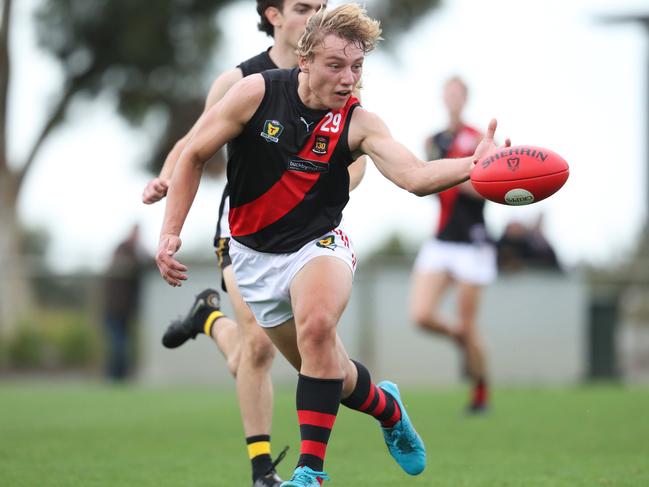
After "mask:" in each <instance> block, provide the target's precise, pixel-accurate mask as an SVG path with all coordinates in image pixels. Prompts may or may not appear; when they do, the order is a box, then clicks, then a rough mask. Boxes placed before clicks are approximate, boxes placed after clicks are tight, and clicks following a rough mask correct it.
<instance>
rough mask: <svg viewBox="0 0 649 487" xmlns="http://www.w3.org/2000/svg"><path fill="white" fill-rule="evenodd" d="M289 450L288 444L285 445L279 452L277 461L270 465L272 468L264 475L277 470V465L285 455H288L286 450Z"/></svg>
mask: <svg viewBox="0 0 649 487" xmlns="http://www.w3.org/2000/svg"><path fill="white" fill-rule="evenodd" d="M287 451H288V446H285V447H284V449H283V450H282V451H281V452H279V455H277V458H276V459H275V461H274V462H273V463H272V464H271V465H270V468H269V469H268V470H267V471H266V473H265V474H264V475H268V474H271V473H275V471H276V469H277V465H279V464H280V462H281V461H282V460H284V457H285V456H286V452H287Z"/></svg>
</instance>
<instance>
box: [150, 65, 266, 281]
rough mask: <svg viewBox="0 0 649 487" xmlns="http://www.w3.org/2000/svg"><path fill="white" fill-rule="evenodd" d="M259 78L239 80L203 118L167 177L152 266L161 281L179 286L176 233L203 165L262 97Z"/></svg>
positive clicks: (180, 273)
mask: <svg viewBox="0 0 649 487" xmlns="http://www.w3.org/2000/svg"><path fill="white" fill-rule="evenodd" d="M264 92H265V86H264V80H263V78H262V76H261V75H252V76H249V77H248V78H246V79H244V80H241V81H240V82H238V83H237V84H236V85H235V86H233V87H232V89H230V91H228V93H227V94H226V95H225V97H224V98H223V99H222V100H221V101H220V102H218V103H217V104H216V105H214V106H213V107H212V108H211V109H210V110H209V111H208V112H207V113H205V115H204V116H202V117H201V120H200V123H199V124H198V127H197V128H196V131H195V133H194V134H193V136H192V138H191V139H190V140H189V142H188V144H187V146H186V147H185V149H184V150H183V152H182V154H181V156H180V159H179V160H178V162H177V164H176V167H175V169H174V172H173V175H172V177H171V182H170V184H169V191H168V194H167V205H166V207H165V216H164V220H163V223H162V230H161V231H160V242H159V245H158V253H157V254H156V263H157V264H158V268H159V270H160V274H161V275H162V277H163V279H164V280H165V281H167V283H169V284H170V285H172V286H179V285H180V284H181V282H182V281H184V280H185V279H187V276H186V275H185V274H184V272H185V271H186V270H187V268H186V267H185V266H184V265H182V264H181V263H180V262H178V261H177V260H176V259H175V258H174V254H175V253H176V252H177V251H178V250H179V249H180V238H179V235H180V231H181V229H182V227H183V224H184V223H185V219H186V218H187V214H188V213H189V209H190V208H191V205H192V203H193V201H194V197H195V196H196V191H197V190H198V185H199V183H200V179H201V175H202V173H203V168H204V166H205V163H206V162H207V161H209V160H210V158H211V157H212V156H213V155H214V154H216V152H217V151H219V150H220V149H221V148H222V147H223V146H224V145H225V144H226V143H227V142H228V141H230V140H232V139H234V138H235V137H236V136H237V135H239V134H240V133H241V131H242V130H243V127H244V125H245V124H246V123H247V122H248V120H250V118H251V117H252V116H253V114H254V113H255V111H256V110H257V108H258V107H259V104H260V103H261V100H262V98H263V96H264Z"/></svg>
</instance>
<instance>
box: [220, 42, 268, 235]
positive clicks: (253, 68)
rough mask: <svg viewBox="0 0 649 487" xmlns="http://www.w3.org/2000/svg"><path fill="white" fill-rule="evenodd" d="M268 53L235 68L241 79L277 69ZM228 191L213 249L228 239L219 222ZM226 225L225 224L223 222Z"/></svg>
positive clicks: (221, 206) (227, 231) (224, 196)
mask: <svg viewBox="0 0 649 487" xmlns="http://www.w3.org/2000/svg"><path fill="white" fill-rule="evenodd" d="M269 52H270V47H269V48H268V49H266V50H265V51H264V52H261V53H259V54H257V55H256V56H253V57H251V58H250V59H246V60H245V61H243V62H242V63H240V64H239V65H237V68H239V69H240V70H241V73H242V74H243V77H244V78H245V77H246V76H250V75H251V74H256V73H261V72H262V71H268V70H269V69H277V65H276V64H275V63H274V62H273V60H272V59H271V58H270V55H269V54H268V53H269ZM229 194H230V191H229V190H228V185H227V183H226V185H225V188H223V194H222V195H221V203H220V204H219V217H218V219H217V220H216V233H215V234H214V247H218V246H219V239H220V238H221V237H229V236H230V231H229V230H228V228H227V226H226V228H222V226H221V222H222V221H223V213H224V212H225V211H229V205H228V196H229ZM224 223H226V222H224Z"/></svg>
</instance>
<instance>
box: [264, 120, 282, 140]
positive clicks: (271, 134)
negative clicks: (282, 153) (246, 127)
mask: <svg viewBox="0 0 649 487" xmlns="http://www.w3.org/2000/svg"><path fill="white" fill-rule="evenodd" d="M282 132H284V126H283V125H282V124H281V123H280V122H278V121H277V120H266V121H265V122H264V130H263V131H262V132H261V136H262V137H263V138H264V139H266V141H267V142H275V143H276V144H277V142H279V136H280V135H282Z"/></svg>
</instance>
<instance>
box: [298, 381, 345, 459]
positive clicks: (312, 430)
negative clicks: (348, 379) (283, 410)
mask: <svg viewBox="0 0 649 487" xmlns="http://www.w3.org/2000/svg"><path fill="white" fill-rule="evenodd" d="M342 390H343V380H342V379H317V378H314V377H307V376H305V375H302V374H300V375H299V379H298V382H297V392H296V406H297V415H298V421H299V423H300V437H301V439H302V443H301V445H300V459H299V460H298V466H306V467H309V468H312V469H313V470H315V471H317V472H319V471H322V468H323V466H324V459H325V454H326V451H327V444H328V443H329V436H330V435H331V429H332V428H333V425H334V422H335V421H336V415H337V414H338V407H339V406H340V394H341V393H342Z"/></svg>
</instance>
